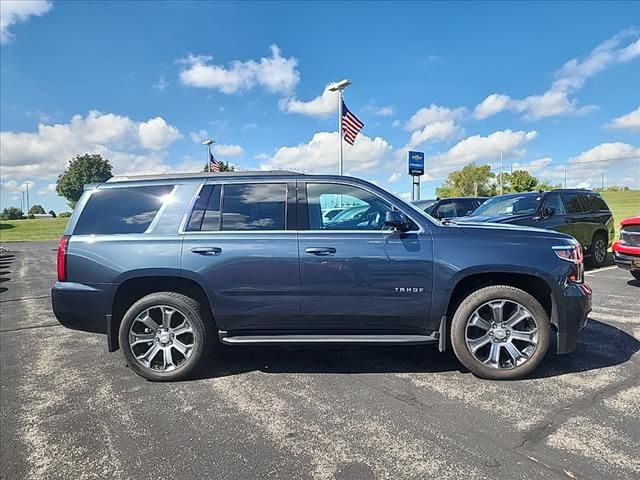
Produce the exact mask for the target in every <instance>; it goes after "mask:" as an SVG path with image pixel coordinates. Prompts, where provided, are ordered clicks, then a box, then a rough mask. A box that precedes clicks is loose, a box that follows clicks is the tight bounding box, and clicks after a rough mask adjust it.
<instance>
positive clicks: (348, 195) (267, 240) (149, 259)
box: [52, 172, 591, 380]
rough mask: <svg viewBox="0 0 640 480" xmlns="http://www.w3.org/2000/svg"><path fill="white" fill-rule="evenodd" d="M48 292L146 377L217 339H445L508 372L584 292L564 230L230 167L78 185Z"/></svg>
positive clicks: (163, 376) (542, 348) (173, 374)
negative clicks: (443, 217) (457, 215)
mask: <svg viewBox="0 0 640 480" xmlns="http://www.w3.org/2000/svg"><path fill="white" fill-rule="evenodd" d="M355 207H359V210H358V213H357V215H354V216H351V215H350V216H347V217H348V218H347V219H346V220H344V221H339V220H336V217H334V218H333V219H331V220H327V218H326V216H325V215H324V213H325V212H327V211H329V210H334V209H347V208H355ZM52 301H53V309H54V312H55V315H56V317H57V318H58V319H59V321H60V322H61V323H62V324H64V325H66V326H68V327H70V328H74V329H80V330H86V331H90V332H100V333H104V334H106V336H107V343H108V347H109V351H115V350H117V349H118V348H121V349H122V350H123V352H124V355H125V357H126V359H127V362H128V363H129V365H130V366H131V368H132V369H133V370H134V371H136V372H137V373H138V374H140V375H142V376H143V377H145V378H147V379H149V380H175V379H179V378H183V377H185V376H187V375H189V374H190V373H192V372H193V370H194V369H195V368H196V367H197V365H199V364H202V363H204V362H206V361H207V354H208V353H209V352H210V351H211V350H212V348H214V347H215V345H216V344H218V343H219V342H222V343H224V344H227V345H238V346H241V345H255V344H317V343H324V344H326V343H334V344H335V343H340V344H344V343H351V344H359V343H371V344H400V345H408V344H435V345H437V347H438V348H439V349H440V350H441V351H444V350H445V349H446V348H449V346H451V347H452V348H453V350H454V352H455V353H456V355H457V357H458V358H459V359H460V361H461V362H462V363H463V364H464V365H465V366H466V367H467V368H468V369H469V370H471V371H472V372H473V373H474V374H476V375H478V376H480V377H484V378H490V379H512V378H519V377H522V376H523V375H526V374H528V373H530V372H531V371H532V370H533V369H534V368H535V367H536V366H537V365H538V364H539V362H540V361H541V360H542V358H543V357H544V355H545V353H546V351H547V349H548V346H549V339H550V335H551V332H552V331H553V332H555V334H556V336H557V351H558V353H567V352H571V351H573V350H574V349H575V347H576V342H577V335H578V333H579V331H580V330H581V329H582V328H583V326H584V325H585V322H586V318H587V314H588V312H589V311H590V309H591V291H590V289H589V287H588V286H587V285H585V284H584V282H583V259H582V249H581V247H580V245H579V244H578V243H577V242H576V241H575V240H574V239H573V238H572V237H571V236H569V235H565V234H562V233H557V232H552V231H547V230H540V229H534V228H526V227H516V226H509V225H482V224H480V225H468V226H464V225H459V224H455V223H441V222H439V221H437V220H435V219H433V218H431V217H430V216H428V215H427V214H425V213H424V212H422V211H421V210H420V209H418V208H416V207H414V206H412V205H410V204H408V203H406V202H404V201H403V200H401V199H399V198H398V197H396V196H394V195H392V194H390V193H388V192H386V191H385V190H383V189H381V188H379V187H377V186H375V185H373V184H370V183H368V182H365V181H363V180H359V179H355V178H349V177H338V176H315V175H302V174H296V173H288V172H262V173H260V172H243V173H235V174H206V173H205V174H191V175H172V176H166V175H159V176H146V177H144V176H143V177H130V178H114V179H112V180H110V181H109V182H106V183H103V184H100V185H97V186H89V187H87V190H86V191H85V193H84V195H83V196H82V198H81V199H80V201H79V202H78V205H77V207H76V209H75V211H74V213H73V216H72V217H71V219H70V221H69V224H68V226H67V230H66V232H65V235H64V236H63V237H62V239H61V240H60V245H59V249H58V282H57V283H56V284H55V285H54V287H53V290H52Z"/></svg>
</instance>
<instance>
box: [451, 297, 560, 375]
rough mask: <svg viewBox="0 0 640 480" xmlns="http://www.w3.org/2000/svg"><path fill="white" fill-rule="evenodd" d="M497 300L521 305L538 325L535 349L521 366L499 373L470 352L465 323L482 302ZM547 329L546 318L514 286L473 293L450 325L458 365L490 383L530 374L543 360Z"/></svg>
mask: <svg viewBox="0 0 640 480" xmlns="http://www.w3.org/2000/svg"><path fill="white" fill-rule="evenodd" d="M499 299H505V300H512V301H514V302H517V303H520V304H521V305H523V306H524V307H525V308H527V310H529V312H531V314H532V315H533V316H534V318H535V320H536V324H537V326H538V345H537V346H536V350H535V351H534V353H533V355H532V356H531V357H530V358H529V360H527V361H526V362H525V363H524V364H523V365H520V366H518V367H516V368H513V369H504V370H502V369H497V368H492V367H488V366H486V365H483V364H482V363H481V362H480V361H479V360H477V359H476V358H475V357H474V356H473V354H472V353H471V352H470V351H469V348H468V347H467V343H466V339H465V331H466V326H467V321H468V319H469V318H470V317H471V315H472V314H473V312H474V311H475V310H476V309H477V308H479V307H480V306H481V305H483V304H484V303H487V302H489V301H492V300H499ZM550 330H551V328H550V324H549V317H548V315H547V313H546V312H545V311H544V308H542V305H540V303H539V302H538V301H537V300H536V299H535V298H534V297H532V296H531V295H529V294H528V293H527V292H525V291H523V290H520V289H518V288H515V287H509V286H491V287H485V288H481V289H479V290H476V291H475V292H473V293H472V294H471V295H469V296H468V297H467V298H465V299H464V300H463V301H462V302H461V303H460V305H459V306H458V309H457V310H456V312H455V314H454V316H453V320H452V322H451V343H452V346H453V350H454V352H455V354H456V356H457V357H458V359H459V360H460V362H461V363H462V364H463V365H464V366H465V367H467V368H468V369H469V370H470V371H471V372H472V373H473V374H475V375H476V376H478V377H481V378H486V379H491V380H514V379H519V378H522V377H524V376H526V375H528V374H530V373H531V372H532V371H533V370H534V369H535V368H536V367H537V366H538V365H539V363H540V362H541V361H542V359H543V358H544V356H545V354H546V353H547V350H548V348H549V336H550Z"/></svg>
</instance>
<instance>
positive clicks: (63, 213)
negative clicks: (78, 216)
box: [58, 212, 71, 218]
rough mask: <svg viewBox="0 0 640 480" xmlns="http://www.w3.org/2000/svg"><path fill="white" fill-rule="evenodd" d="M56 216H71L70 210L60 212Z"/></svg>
mask: <svg viewBox="0 0 640 480" xmlns="http://www.w3.org/2000/svg"><path fill="white" fill-rule="evenodd" d="M58 216H59V217H60V218H68V217H70V216H71V212H60V213H59V214H58Z"/></svg>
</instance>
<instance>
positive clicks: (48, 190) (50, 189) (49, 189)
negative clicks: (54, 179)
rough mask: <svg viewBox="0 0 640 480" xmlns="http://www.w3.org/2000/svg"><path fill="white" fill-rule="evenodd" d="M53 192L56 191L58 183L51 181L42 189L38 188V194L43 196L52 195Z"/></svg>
mask: <svg viewBox="0 0 640 480" xmlns="http://www.w3.org/2000/svg"><path fill="white" fill-rule="evenodd" d="M52 193H56V184H55V183H50V184H48V185H47V186H46V187H44V188H41V189H40V190H38V195H40V196H43V197H44V196H45V195H50V194H52Z"/></svg>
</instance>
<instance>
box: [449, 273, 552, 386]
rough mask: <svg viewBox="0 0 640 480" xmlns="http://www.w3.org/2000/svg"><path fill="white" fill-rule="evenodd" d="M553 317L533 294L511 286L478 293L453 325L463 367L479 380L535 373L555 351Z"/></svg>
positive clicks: (467, 301)
mask: <svg viewBox="0 0 640 480" xmlns="http://www.w3.org/2000/svg"><path fill="white" fill-rule="evenodd" d="M549 331H550V327H549V317H548V316H547V313H546V312H545V311H544V308H542V305H540V303H539V302H538V301H537V300H536V299H535V298H533V297H532V296H531V295H529V294H528V293H527V292H525V291H523V290H520V289H518V288H515V287H510V286H507V285H495V286H490V287H484V288H481V289H479V290H476V291H475V292H473V293H472V294H471V295H469V296H468V297H467V298H466V299H465V300H463V302H462V303H461V304H460V306H459V307H458V309H457V310H456V312H455V314H454V317H453V321H452V323H451V343H452V345H453V351H454V352H455V354H456V356H457V357H458V359H459V360H460V362H461V363H462V364H463V365H464V366H465V367H467V368H468V369H469V370H471V372H472V373H473V374H475V375H477V376H478V377H482V378H487V379H491V380H513V379H517V378H521V377H524V376H525V375H527V374H529V373H531V372H532V371H533V370H534V369H535V368H536V367H537V366H538V364H539V363H540V361H541V360H542V359H543V358H544V356H545V354H546V352H547V349H548V348H549Z"/></svg>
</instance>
